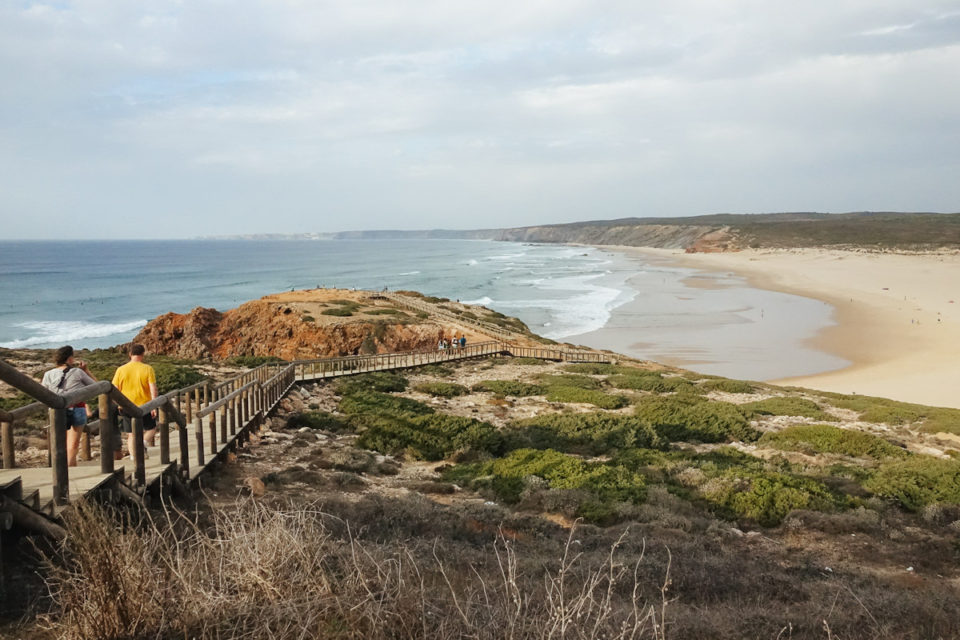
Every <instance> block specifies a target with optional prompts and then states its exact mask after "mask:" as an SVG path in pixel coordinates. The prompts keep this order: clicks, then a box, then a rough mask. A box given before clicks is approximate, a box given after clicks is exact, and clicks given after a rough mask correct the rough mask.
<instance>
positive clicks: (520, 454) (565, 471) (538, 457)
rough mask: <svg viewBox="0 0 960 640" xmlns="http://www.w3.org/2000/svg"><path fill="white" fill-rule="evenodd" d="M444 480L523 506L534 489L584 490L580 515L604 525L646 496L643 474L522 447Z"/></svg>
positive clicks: (578, 509) (459, 469)
mask: <svg viewBox="0 0 960 640" xmlns="http://www.w3.org/2000/svg"><path fill="white" fill-rule="evenodd" d="M444 478H445V479H446V480H448V481H451V482H457V483H460V484H470V485H472V486H474V487H475V488H484V487H489V488H490V489H492V490H493V491H494V493H495V494H496V495H497V496H498V497H500V498H501V499H503V500H504V501H506V502H510V503H515V502H518V501H519V500H520V497H521V494H522V493H523V491H524V490H525V489H527V488H528V487H534V488H535V487H537V486H546V487H547V488H549V489H559V490H568V491H582V492H584V493H585V495H586V498H585V499H583V500H582V501H580V504H579V505H577V507H576V513H575V515H577V516H580V517H583V518H584V519H587V520H589V521H591V522H597V523H601V524H605V523H608V522H609V521H610V520H611V519H612V517H613V515H614V513H615V510H614V508H615V503H617V502H628V503H634V504H639V503H641V502H643V500H644V499H645V498H646V482H645V481H644V478H643V476H641V475H639V474H637V473H634V472H632V471H630V470H629V469H625V468H624V467H619V466H612V465H609V464H604V463H600V462H585V461H583V460H581V459H580V458H577V457H574V456H569V455H565V454H562V453H559V452H557V451H553V450H549V449H548V450H546V451H538V450H533V449H518V450H516V451H512V452H510V453H509V454H508V455H507V456H505V457H503V458H499V459H497V460H492V461H490V462H484V463H476V464H473V465H458V466H457V467H454V468H453V469H450V470H448V471H446V472H445V473H444ZM537 478H538V479H539V480H535V479H537Z"/></svg>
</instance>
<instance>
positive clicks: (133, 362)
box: [113, 343, 159, 458]
mask: <svg viewBox="0 0 960 640" xmlns="http://www.w3.org/2000/svg"><path fill="white" fill-rule="evenodd" d="M145 353H146V349H145V348H144V346H143V345H142V344H137V343H133V344H131V345H130V362H128V363H127V364H125V365H123V366H121V367H118V368H117V371H116V373H114V374H113V386H115V387H116V388H117V389H119V390H120V393H122V394H123V395H125V396H127V399H129V400H130V402H132V403H133V404H135V405H137V406H140V405H142V404H146V403H147V402H150V401H151V400H153V399H154V398H156V397H157V395H159V394H158V392H157V374H156V373H155V372H154V370H153V367H151V366H150V365H148V364H146V363H144V361H143V355H144V354H145ZM122 418H123V432H124V433H126V434H127V451H128V453H129V455H130V457H131V458H132V457H133V451H134V449H133V420H132V418H131V417H130V416H127V415H124V416H122ZM156 435H157V412H156V411H155V410H154V411H151V412H150V413H149V414H147V415H145V416H143V445H144V447H152V446H153V444H154V440H155V438H156ZM144 455H145V457H146V454H144Z"/></svg>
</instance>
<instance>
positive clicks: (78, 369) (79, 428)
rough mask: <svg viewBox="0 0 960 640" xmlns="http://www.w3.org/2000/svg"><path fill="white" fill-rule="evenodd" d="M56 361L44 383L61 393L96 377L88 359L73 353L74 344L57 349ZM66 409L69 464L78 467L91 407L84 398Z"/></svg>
mask: <svg viewBox="0 0 960 640" xmlns="http://www.w3.org/2000/svg"><path fill="white" fill-rule="evenodd" d="M53 363H54V364H55V365H56V366H55V367H54V368H53V369H50V370H49V371H47V372H46V373H44V374H43V380H42V381H41V384H42V385H43V386H45V387H46V388H47V389H50V391H53V392H54V393H57V394H59V395H61V396H63V395H67V394H68V393H70V392H71V391H76V390H77V389H81V388H83V387H86V386H87V385H91V384H93V383H95V382H96V381H97V379H96V378H94V377H93V376H92V375H90V370H89V369H87V363H85V362H83V361H82V360H76V359H75V358H74V357H73V347H71V346H69V345H68V346H66V347H60V348H59V349H57V352H56V354H55V355H54V358H53ZM64 411H66V413H67V420H66V425H67V465H69V466H71V467H75V466H77V452H78V451H79V450H80V434H82V433H83V426H84V425H85V424H87V415H88V413H89V411H88V409H87V404H86V403H85V402H80V403H77V404H75V405H72V406H70V407H67V408H66V409H64Z"/></svg>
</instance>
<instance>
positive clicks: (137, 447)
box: [133, 416, 147, 487]
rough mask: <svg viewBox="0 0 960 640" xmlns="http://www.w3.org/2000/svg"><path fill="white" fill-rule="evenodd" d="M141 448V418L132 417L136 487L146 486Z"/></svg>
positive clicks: (142, 449)
mask: <svg viewBox="0 0 960 640" xmlns="http://www.w3.org/2000/svg"><path fill="white" fill-rule="evenodd" d="M143 454H144V448H143V418H141V417H139V416H134V418H133V460H134V466H135V467H136V469H135V470H134V478H135V479H136V484H137V486H138V487H142V486H144V485H146V484H147V467H146V464H145V463H144V457H143Z"/></svg>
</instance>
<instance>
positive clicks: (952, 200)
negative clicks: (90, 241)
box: [0, 0, 960, 239]
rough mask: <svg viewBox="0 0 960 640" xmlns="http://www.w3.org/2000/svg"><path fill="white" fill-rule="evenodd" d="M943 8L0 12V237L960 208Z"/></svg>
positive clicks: (956, 13)
mask: <svg viewBox="0 0 960 640" xmlns="http://www.w3.org/2000/svg"><path fill="white" fill-rule="evenodd" d="M958 70H960V0H951V1H933V0H898V1H889V0H829V1H824V0H807V1H805V2H786V1H782V0H767V1H759V0H724V1H723V2H718V1H716V0H674V1H672V2H648V1H645V0H624V1H618V0H610V1H604V0H582V1H581V0H527V1H526V2H517V1H515V0H513V1H510V2H506V1H504V0H484V1H483V2H477V1H474V2H462V1H459V0H412V1H410V2H402V3H401V2H396V1H389V2H387V1H380V0H349V1H340V0H269V1H266V0H236V1H233V2H226V1H223V0H216V1H210V0H186V1H165V0H145V1H142V2H117V1H116V0H81V1H77V2H73V1H64V2H51V3H46V4H43V3H33V2H19V1H11V0H0V239H72V238H77V239H83V238H146V237H153V238H188V237H195V236H205V235H216V234H238V233H239V234H246V233H264V232H275V233H300V232H317V231H320V232H323V231H342V230H353V229H431V228H448V229H473V228H492V227H511V226H525V225H536V224H548V223H554V222H571V221H579V220H595V219H610V218H622V217H631V216H637V217H649V216H687V215H700V214H708V213H718V212H734V213H763V212H775V211H826V212H843V211H861V210H887V211H944V212H946V211H950V212H955V211H960V179H958V176H960V82H958V79H960V71H958Z"/></svg>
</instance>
